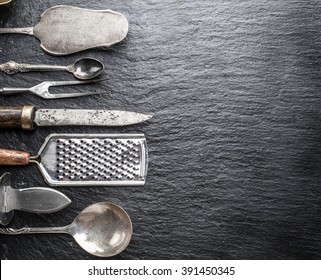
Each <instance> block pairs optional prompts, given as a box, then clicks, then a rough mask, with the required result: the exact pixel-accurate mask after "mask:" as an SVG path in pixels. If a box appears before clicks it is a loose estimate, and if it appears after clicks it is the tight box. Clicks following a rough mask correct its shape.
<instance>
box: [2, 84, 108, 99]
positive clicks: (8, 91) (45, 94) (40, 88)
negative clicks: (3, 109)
mask: <svg viewBox="0 0 321 280" xmlns="http://www.w3.org/2000/svg"><path fill="white" fill-rule="evenodd" d="M103 80H105V79H97V80H88V81H52V82H43V83H41V84H38V85H36V86H34V87H31V88H5V87H4V88H0V95H12V94H17V93H32V94H34V95H37V96H39V97H41V98H44V99H58V98H69V97H79V96H85V95H92V94H99V92H76V93H54V94H52V93H50V92H49V88H50V87H54V86H68V85H82V84H88V83H94V82H100V81H103Z"/></svg>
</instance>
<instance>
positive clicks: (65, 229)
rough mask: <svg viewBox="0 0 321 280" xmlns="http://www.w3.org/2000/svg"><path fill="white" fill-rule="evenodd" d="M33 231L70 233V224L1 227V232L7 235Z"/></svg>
mask: <svg viewBox="0 0 321 280" xmlns="http://www.w3.org/2000/svg"><path fill="white" fill-rule="evenodd" d="M31 233H68V226H64V227H41V228H28V227H23V228H19V229H15V228H0V234H6V235H20V234H31Z"/></svg>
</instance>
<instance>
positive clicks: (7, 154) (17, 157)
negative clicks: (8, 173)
mask: <svg viewBox="0 0 321 280" xmlns="http://www.w3.org/2000/svg"><path fill="white" fill-rule="evenodd" d="M29 158H30V155H29V153H26V152H21V151H15V150H5V149H0V165H28V164H29Z"/></svg>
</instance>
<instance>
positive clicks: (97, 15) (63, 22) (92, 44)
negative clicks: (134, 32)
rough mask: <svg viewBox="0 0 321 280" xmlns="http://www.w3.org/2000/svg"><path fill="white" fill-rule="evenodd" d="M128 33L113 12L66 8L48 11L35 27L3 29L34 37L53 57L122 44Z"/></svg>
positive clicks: (120, 17) (121, 18)
mask: <svg viewBox="0 0 321 280" xmlns="http://www.w3.org/2000/svg"><path fill="white" fill-rule="evenodd" d="M127 32H128V22H127V19H126V17H125V16H124V15H122V14H120V13H116V12H113V11H111V10H90V9H83V8H78V7H73V6H67V5H58V6H54V7H52V8H49V9H47V10H46V11H45V12H44V13H43V14H42V15H41V19H40V22H39V23H38V24H37V25H36V26H35V27H27V28H0V34H5V33H21V34H27V35H34V36H35V37H36V38H38V39H39V40H40V42H41V48H42V49H43V50H44V51H46V52H47V53H49V54H52V55H67V54H71V53H75V52H79V51H83V50H87V49H91V48H96V47H109V46H111V45H113V44H115V43H118V42H120V41H122V40H123V39H124V38H125V37H126V35H127Z"/></svg>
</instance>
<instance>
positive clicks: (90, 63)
mask: <svg viewBox="0 0 321 280" xmlns="http://www.w3.org/2000/svg"><path fill="white" fill-rule="evenodd" d="M104 69H105V67H104V64H103V63H101V62H100V61H99V60H97V59H94V58H90V57H85V58H81V59H78V60H77V61H76V62H75V63H74V64H71V65H68V66H58V65H41V64H39V65H32V64H23V63H17V62H14V61H8V62H6V63H4V64H0V71H3V72H5V73H7V74H16V73H19V72H29V71H68V72H69V73H71V74H73V75H74V76H75V77H76V78H77V79H79V80H89V79H93V78H95V77H97V76H98V75H100V74H101V73H102V72H103V71H104Z"/></svg>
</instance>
